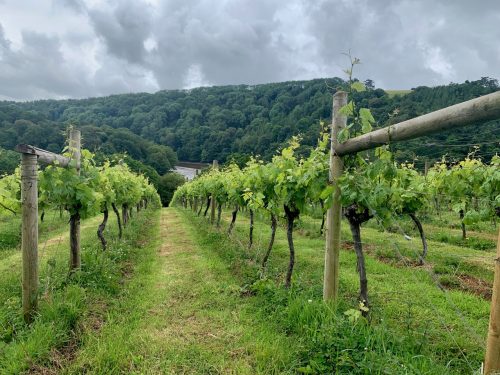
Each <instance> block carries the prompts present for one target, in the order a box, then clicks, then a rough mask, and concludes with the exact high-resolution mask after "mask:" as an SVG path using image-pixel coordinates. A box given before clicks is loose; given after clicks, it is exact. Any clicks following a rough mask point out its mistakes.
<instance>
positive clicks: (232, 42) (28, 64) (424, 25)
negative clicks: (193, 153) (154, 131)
mask: <svg viewBox="0 0 500 375" xmlns="http://www.w3.org/2000/svg"><path fill="white" fill-rule="evenodd" d="M348 51H350V53H351V54H352V56H355V57H358V58H359V59H360V60H361V63H362V64H361V65H359V66H357V67H356V70H355V72H354V75H355V76H356V77H358V78H359V79H362V80H365V79H368V78H369V79H372V80H373V81H374V82H375V85H376V86H377V87H381V88H384V89H409V88H412V87H416V86H423V85H425V86H434V85H440V84H448V83H450V82H463V81H465V80H475V79H479V78H480V77H484V76H487V77H491V78H500V77H499V76H500V74H499V73H500V1H499V0H476V1H470V0H401V1H397V0H377V1H375V0H371V1H370V0H107V1H104V0H0V99H3V100H34V99H46V98H55V99H60V98H85V97H93V96H103V95H110V94H119V93H131V92H155V91H158V90H164V89H186V88H193V87H198V86H212V85H228V84H259V83H268V82H281V81H288V80H305V79H312V78H324V77H334V76H336V77H345V73H344V72H343V70H344V69H345V68H347V67H348V65H349V60H348V58H347V57H346V56H345V53H346V52H348Z"/></svg>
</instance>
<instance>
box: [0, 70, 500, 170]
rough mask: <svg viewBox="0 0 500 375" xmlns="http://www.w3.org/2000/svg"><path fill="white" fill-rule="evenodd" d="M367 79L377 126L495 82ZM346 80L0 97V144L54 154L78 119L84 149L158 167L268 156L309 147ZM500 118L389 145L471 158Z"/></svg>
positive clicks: (491, 137) (487, 153)
mask: <svg viewBox="0 0 500 375" xmlns="http://www.w3.org/2000/svg"><path fill="white" fill-rule="evenodd" d="M366 83H367V84H366V86H367V90H366V91H363V92H360V93H356V96H357V97H356V98H355V99H356V101H357V102H358V103H360V105H361V106H362V107H366V108H370V109H371V111H372V113H373V115H374V117H375V119H376V120H377V124H376V127H382V126H386V125H388V124H392V123H397V122H400V121H403V120H406V119H409V118H412V117H415V116H419V115H422V114H425V113H428V112H431V111H434V110H437V109H439V108H443V107H446V106H449V105H452V104H456V103H459V102H462V101H465V100H468V99H472V98H475V97H478V96H481V95H485V94H489V93H491V92H494V91H497V90H499V85H498V81H496V80H495V79H491V78H487V77H483V78H481V79H479V80H477V81H466V82H464V83H461V84H458V83H451V84H449V85H446V86H438V87H425V86H421V87H416V88H412V90H411V91H410V92H409V93H406V94H401V95H398V94H396V95H394V94H388V93H387V92H386V91H384V90H382V89H379V88H375V86H374V83H373V81H370V80H369V81H367V82H366ZM344 86H345V82H344V81H343V80H342V79H340V78H329V79H315V80H310V81H293V82H283V83H270V84H262V85H255V86H248V85H237V86H218V87H201V88H197V89H192V90H166V91H159V92H157V93H154V94H147V93H140V94H124V95H113V96H108V97H100V98H90V99H81V100H41V101H34V102H22V103H21V102H6V101H3V102H0V147H2V148H3V149H6V150H12V149H13V148H14V146H15V145H16V144H18V143H29V144H33V145H36V146H39V147H42V148H45V149H47V150H50V151H54V152H59V151H60V150H61V148H62V146H63V144H64V131H65V129H66V127H67V126H68V125H69V124H75V125H77V126H78V127H79V128H80V129H81V130H82V136H83V142H84V144H85V147H87V148H89V149H90V150H91V151H94V152H99V151H100V152H104V153H106V154H115V153H126V154H127V155H129V156H130V157H131V158H133V159H136V160H138V161H141V162H142V163H144V164H147V165H149V166H151V167H153V168H154V169H155V170H156V171H157V172H158V174H159V175H163V174H165V173H166V172H167V171H169V170H171V169H172V167H173V166H174V165H175V163H176V162H177V157H178V158H179V160H184V161H197V162H200V161H201V162H210V161H211V160H213V159H217V160H219V161H220V162H224V161H227V160H229V159H232V158H235V159H237V160H238V159H240V160H241V159H242V158H243V159H244V157H245V156H246V155H249V154H254V155H261V156H262V157H263V158H264V159H270V158H271V157H272V155H273V153H274V152H275V150H276V149H279V148H280V147H282V146H283V145H284V144H285V142H286V140H287V139H289V138H290V137H291V136H293V135H297V134H300V135H301V137H302V145H303V147H306V148H307V147H309V148H310V147H312V146H314V145H315V144H316V141H317V139H318V135H319V133H320V130H321V126H320V121H322V120H324V121H326V122H328V121H329V119H330V116H331V95H332V93H334V92H335V91H336V90H337V89H339V88H342V87H344ZM498 124H499V122H498V121H496V122H490V123H489V124H486V125H484V126H482V127H481V131H477V132H476V131H471V130H470V128H463V129H458V130H454V131H453V132H443V133H440V134H437V135H433V136H430V137H424V138H420V139H418V140H415V141H410V142H405V143H404V144H403V145H401V144H398V145H394V148H393V151H394V152H395V155H396V157H397V158H398V159H399V160H401V161H404V160H414V159H415V158H417V165H418V163H419V162H420V163H422V165H423V160H424V159H429V160H430V161H435V160H439V159H441V157H442V156H443V155H448V157H450V158H457V159H458V158H460V159H461V158H463V157H464V156H465V155H466V154H467V153H468V152H470V151H472V150H475V149H474V148H473V145H474V144H479V145H480V146H479V148H478V149H477V150H476V153H477V156H479V157H483V158H484V159H486V160H488V159H489V158H490V157H491V156H492V155H493V154H494V153H495V152H496V151H497V150H498V139H496V138H495V134H496V132H495V130H496V128H497V127H498ZM477 125H478V124H477ZM495 141H496V142H495ZM174 150H175V151H174ZM304 151H305V150H304ZM176 154H177V155H176ZM5 159H9V156H8V155H7V154H4V153H2V154H0V161H2V160H5ZM422 165H420V167H421V166H422Z"/></svg>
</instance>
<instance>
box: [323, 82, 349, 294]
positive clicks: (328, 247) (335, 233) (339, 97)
mask: <svg viewBox="0 0 500 375" xmlns="http://www.w3.org/2000/svg"><path fill="white" fill-rule="evenodd" d="M346 104H347V93H346V92H344V91H338V92H336V93H335V95H334V96H333V112H332V126H331V142H330V176H329V177H330V178H329V182H330V184H333V185H334V191H333V194H332V207H330V208H329V209H328V211H327V214H326V223H327V225H326V244H325V273H324V280H323V300H324V301H334V300H336V299H337V295H338V289H339V254H340V222H341V219H342V205H341V203H340V189H339V187H338V185H337V180H338V178H339V177H340V176H341V175H342V171H343V162H342V158H341V157H340V156H338V155H337V154H336V149H337V147H338V145H339V142H338V134H339V132H340V130H341V129H342V128H344V127H345V126H346V122H347V117H346V116H345V115H342V114H341V113H340V109H341V108H342V107H343V106H344V105H346Z"/></svg>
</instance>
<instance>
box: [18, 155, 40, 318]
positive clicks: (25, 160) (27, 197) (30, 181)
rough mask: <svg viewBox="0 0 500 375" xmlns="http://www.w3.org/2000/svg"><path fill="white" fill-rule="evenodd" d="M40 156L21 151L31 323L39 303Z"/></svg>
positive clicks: (27, 312) (25, 308)
mask: <svg viewBox="0 0 500 375" xmlns="http://www.w3.org/2000/svg"><path fill="white" fill-rule="evenodd" d="M37 178H38V176H37V156H36V155H31V154H22V155H21V202H22V215H23V219H22V220H23V222H22V245H21V247H22V253H23V279H22V280H23V281H22V282H23V316H24V321H25V322H26V323H31V322H32V321H33V318H34V316H35V313H36V311H37V307H38V181H37Z"/></svg>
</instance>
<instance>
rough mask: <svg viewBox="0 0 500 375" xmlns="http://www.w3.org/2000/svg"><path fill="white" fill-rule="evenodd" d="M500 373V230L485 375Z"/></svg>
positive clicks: (499, 233)
mask: <svg viewBox="0 0 500 375" xmlns="http://www.w3.org/2000/svg"><path fill="white" fill-rule="evenodd" d="M497 373H500V230H499V231H498V242H497V257H496V259H495V277H494V280H493V295H492V297H491V308H490V324H489V328H488V339H487V340H486V356H485V359H484V374H485V375H489V374H497Z"/></svg>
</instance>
